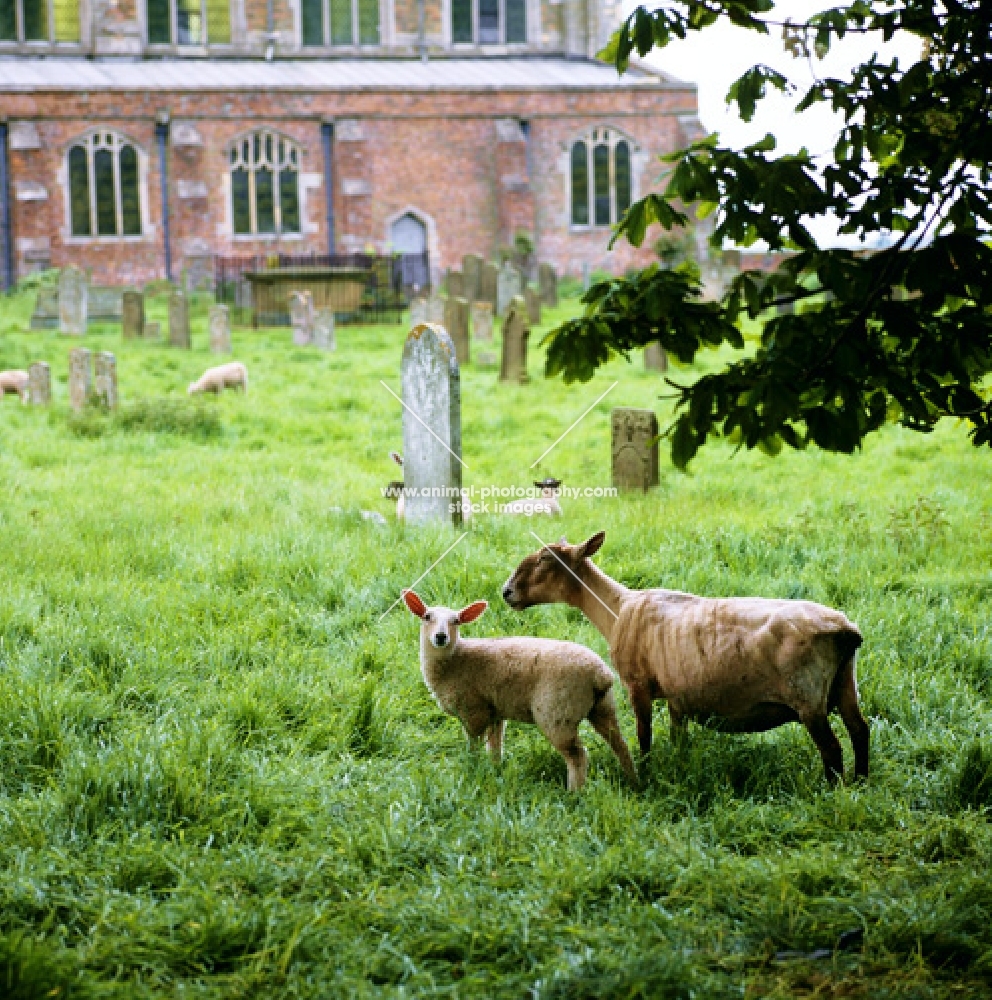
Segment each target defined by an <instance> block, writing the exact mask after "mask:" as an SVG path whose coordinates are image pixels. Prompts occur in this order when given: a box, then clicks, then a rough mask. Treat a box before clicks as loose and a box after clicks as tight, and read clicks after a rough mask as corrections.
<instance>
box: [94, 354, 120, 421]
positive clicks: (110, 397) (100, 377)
mask: <svg viewBox="0 0 992 1000" xmlns="http://www.w3.org/2000/svg"><path fill="white" fill-rule="evenodd" d="M95 368H96V371H95V373H94V377H93V395H94V396H95V397H96V398H97V400H99V402H100V403H101V404H102V405H103V406H105V407H106V408H107V409H108V410H116V409H117V358H115V357H114V356H113V354H111V353H110V351H97V354H96V360H95Z"/></svg>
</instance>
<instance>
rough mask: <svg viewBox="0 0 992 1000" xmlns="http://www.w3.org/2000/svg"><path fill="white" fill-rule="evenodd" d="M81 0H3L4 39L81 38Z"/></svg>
mask: <svg viewBox="0 0 992 1000" xmlns="http://www.w3.org/2000/svg"><path fill="white" fill-rule="evenodd" d="M79 38H80V35H79V0H0V42H48V43H56V44H57V43H59V42H69V43H72V42H78V41H79Z"/></svg>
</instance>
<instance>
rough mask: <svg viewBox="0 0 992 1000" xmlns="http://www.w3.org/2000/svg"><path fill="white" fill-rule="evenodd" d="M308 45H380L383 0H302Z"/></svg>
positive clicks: (303, 34) (304, 39)
mask: <svg viewBox="0 0 992 1000" xmlns="http://www.w3.org/2000/svg"><path fill="white" fill-rule="evenodd" d="M300 34H301V40H302V42H303V45H304V46H306V47H316V48H323V47H328V46H338V45H341V46H344V45H347V46H356V45H378V44H379V0H300Z"/></svg>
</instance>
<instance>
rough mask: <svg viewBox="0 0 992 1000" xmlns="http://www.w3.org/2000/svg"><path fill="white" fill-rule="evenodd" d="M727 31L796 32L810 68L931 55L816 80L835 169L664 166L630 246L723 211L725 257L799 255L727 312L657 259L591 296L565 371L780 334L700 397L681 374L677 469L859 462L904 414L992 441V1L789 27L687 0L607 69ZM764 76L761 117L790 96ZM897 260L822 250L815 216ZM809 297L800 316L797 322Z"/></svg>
mask: <svg viewBox="0 0 992 1000" xmlns="http://www.w3.org/2000/svg"><path fill="white" fill-rule="evenodd" d="M720 19H725V20H729V21H731V22H733V23H734V24H736V25H739V26H740V27H743V28H747V29H750V30H752V31H757V32H761V33H768V32H769V31H772V30H774V31H781V32H782V34H783V37H784V38H785V40H786V44H787V46H788V47H789V48H791V49H792V50H793V51H794V52H797V53H799V54H803V55H807V56H809V57H811V58H812V57H813V56H822V55H823V54H825V53H826V52H827V51H828V50H829V48H830V46H831V45H832V44H834V43H835V42H836V41H838V40H840V39H842V38H843V37H844V36H845V35H846V34H848V33H852V32H878V33H879V35H880V37H884V38H885V39H890V38H891V37H892V36H893V35H894V34H895V33H896V32H899V31H906V32H910V33H912V34H913V35H916V36H918V37H919V38H920V39H921V40H922V43H923V44H922V46H921V49H922V52H921V56H920V58H919V60H918V61H917V62H915V63H913V64H912V65H910V66H908V67H905V66H898V65H897V64H896V63H895V61H893V62H886V61H882V60H880V59H879V58H878V57H873V58H871V59H870V60H868V61H866V62H864V63H862V64H861V65H859V66H857V67H856V68H855V69H854V70H853V72H852V75H851V78H850V79H849V80H840V79H823V80H818V81H817V82H816V83H814V85H813V86H811V87H810V88H809V89H808V90H807V92H806V93H805V94H804V95H803V96H802V99H801V100H800V101H799V104H798V108H797V109H798V111H800V112H802V111H803V110H805V109H808V108H811V107H812V106H813V105H816V104H821V103H825V104H828V105H829V106H831V107H832V108H833V109H834V110H835V111H837V112H839V113H840V115H841V116H842V121H843V127H842V129H841V132H840V135H839V138H838V139H837V142H836V145H835V147H834V150H833V160H832V162H828V163H825V164H824V163H822V162H817V160H816V159H814V157H813V156H812V155H810V153H809V152H808V151H806V150H801V151H800V152H798V153H795V154H788V155H775V149H776V143H775V140H774V138H773V137H772V136H770V135H769V136H766V137H765V138H764V139H763V140H762V141H761V142H758V143H756V144H755V145H752V146H750V147H747V148H745V149H742V150H739V151H735V150H732V149H728V148H724V147H721V146H720V145H718V143H717V141H716V140H715V139H714V138H713V137H710V138H707V139H704V140H702V141H700V142H697V143H694V144H693V145H692V146H690V147H689V148H688V149H685V150H682V151H680V152H678V153H676V154H673V155H672V156H669V157H667V158H666V159H667V160H668V161H669V163H670V164H671V167H670V172H669V174H668V177H667V182H666V183H667V187H666V188H665V189H664V190H663V191H661V192H660V193H655V194H649V195H648V196H647V197H646V198H644V199H642V200H641V201H639V202H636V203H635V204H633V205H632V206H631V207H630V208H629V209H628V211H627V212H626V213H625V215H624V216H623V218H622V219H621V220H620V222H619V224H618V226H617V228H616V232H615V234H614V240H616V239H618V238H626V239H627V240H629V241H630V242H631V243H633V244H635V245H640V244H641V242H642V241H643V239H644V237H645V234H646V231H647V230H648V227H650V226H652V225H654V224H657V225H660V226H661V227H663V228H664V229H676V228H678V227H680V226H684V225H686V224H687V223H688V218H687V215H686V214H685V209H687V208H691V207H692V206H694V205H695V206H696V211H698V212H700V213H703V214H705V213H708V212H712V213H714V228H713V234H712V241H713V243H714V244H715V245H717V246H720V245H723V244H725V243H727V242H733V243H737V244H739V245H744V246H748V245H751V244H753V243H754V242H755V241H757V240H762V241H764V242H765V243H766V244H767V245H768V247H769V248H770V249H771V250H787V251H793V253H792V254H790V255H789V256H788V257H787V259H786V261H785V263H783V264H782V265H781V266H780V267H779V268H777V269H776V270H774V271H771V272H768V273H766V272H762V271H758V270H748V271H744V272H742V273H741V274H739V275H738V276H737V277H735V279H734V280H733V282H732V283H731V284H730V286H729V287H728V290H727V292H726V294H725V295H724V296H723V298H722V299H721V300H720V301H718V302H712V301H710V302H707V301H703V300H702V299H701V297H700V292H701V289H700V285H699V282H698V278H697V276H696V275H694V274H693V273H692V271H691V269H688V268H682V269H675V270H671V269H667V268H663V267H660V266H657V265H652V266H650V267H648V268H646V269H645V270H643V271H641V272H639V273H637V274H636V275H634V276H633V277H628V278H612V279H609V280H606V281H602V282H598V283H596V284H594V285H593V286H592V287H591V288H590V289H589V291H588V292H587V293H586V295H585V296H584V302H585V303H586V308H585V311H584V313H583V315H582V316H581V317H579V318H578V319H574V320H571V321H569V322H567V323H565V324H564V325H563V326H561V327H559V328H558V329H557V330H555V331H553V332H552V333H551V334H550V335H549V337H548V338H547V340H548V358H547V374H548V375H549V376H555V375H562V376H563V377H564V379H565V380H566V381H573V380H580V381H585V380H588V379H589V378H591V377H592V375H593V374H594V372H595V370H596V368H597V367H599V366H600V365H602V364H603V363H605V362H606V361H607V360H608V359H609V358H610V357H611V356H612V355H613V354H614V353H616V352H619V353H623V354H626V353H627V352H629V351H631V350H633V349H634V348H637V347H642V346H644V345H646V344H648V343H651V342H652V341H656V340H657V341H660V342H661V344H662V346H663V347H664V348H665V349H666V350H667V351H668V352H670V353H671V354H673V355H674V356H675V357H676V358H677V359H678V360H679V361H681V362H684V363H690V362H691V361H692V360H693V359H694V357H695V356H696V354H697V352H698V351H699V350H700V349H701V348H703V347H704V346H718V345H721V344H730V345H732V346H733V347H735V348H738V349H740V350H742V351H743V349H744V346H745V345H744V340H743V338H742V336H741V333H740V330H739V323H740V320H741V319H742V318H743V317H744V316H748V317H751V318H752V319H757V320H758V321H759V322H761V323H762V324H763V332H762V336H761V342H760V345H759V346H758V348H757V350H755V351H752V352H746V353H745V354H743V355H742V356H741V357H740V359H739V360H736V361H734V362H732V363H730V364H728V365H727V366H726V367H725V368H724V369H723V370H721V371H718V372H716V373H714V374H709V375H705V376H703V377H701V378H699V379H698V380H697V381H695V382H694V383H692V384H691V385H682V384H679V382H678V381H677V380H670V382H671V385H672V387H673V390H674V392H675V396H676V400H677V402H676V410H675V412H676V419H675V421H674V423H673V425H672V426H671V428H669V434H670V437H671V450H672V459H673V461H674V462H675V464H676V465H677V466H679V467H681V468H684V467H685V466H686V465H687V464H688V463H689V462H690V460H691V459H692V458H693V456H694V455H695V454H696V452H697V451H698V450H699V448H700V447H701V446H702V445H703V443H704V442H705V441H706V440H707V438H708V437H710V436H717V435H723V436H725V437H727V438H729V439H731V440H732V441H735V442H738V443H740V444H741V445H742V446H744V447H747V448H754V447H760V448H762V449H763V450H765V451H768V452H770V453H776V452H778V451H779V450H780V449H781V447H782V445H783V443H784V444H787V445H790V446H792V447H794V448H800V447H804V446H805V445H806V444H807V443H809V442H813V443H815V444H816V445H818V446H819V447H821V448H824V449H828V450H831V451H840V452H852V451H854V449H856V448H857V447H858V446H859V445H860V444H861V442H862V441H863V439H864V437H865V436H866V435H867V434H869V433H870V432H872V431H874V430H877V429H878V428H880V427H881V426H882V425H883V424H884V423H885V422H886V421H887V420H895V421H898V422H900V423H902V424H903V425H904V426H906V427H909V428H911V429H913V430H917V431H930V430H932V429H933V428H934V426H935V425H936V423H937V421H938V420H940V419H941V418H942V417H958V418H961V419H963V420H964V421H966V422H967V424H968V425H969V432H970V435H971V438H972V440H973V442H974V443H975V444H976V445H989V444H992V400H989V398H988V394H987V393H983V391H982V380H983V379H984V378H985V376H986V375H987V374H988V373H989V371H990V370H992V308H990V307H992V249H990V247H989V246H988V244H987V241H988V232H989V226H990V223H992V190H990V185H989V180H990V163H992V121H990V111H992V84H990V80H989V77H990V73H989V68H988V67H989V66H990V65H992V27H990V23H989V19H988V13H987V10H986V9H985V7H984V5H983V4H982V3H981V2H979V0H972V2H955V0H945V2H943V3H932V2H927V0H856V2H854V3H851V4H848V5H846V6H841V7H837V8H834V9H831V10H827V11H825V12H823V13H820V14H818V15H816V16H814V17H812V18H810V19H809V21H807V22H805V23H802V24H791V23H789V22H788V21H783V20H781V19H777V18H776V16H775V11H774V2H773V0H669V2H666V3H665V4H664V5H663V6H662V7H660V8H658V9H656V10H653V11H649V10H647V9H645V8H643V7H640V8H638V9H637V10H636V11H635V12H634V13H633V14H632V15H631V16H630V17H629V18H628V19H627V20H626V21H625V23H624V24H623V25H622V27H621V28H620V30H619V31H618V32H617V33H616V34H615V35H614V37H613V39H612V41H611V43H610V45H609V46H608V48H607V50H606V52H605V53H604V56H605V57H607V58H609V59H610V60H612V61H613V62H615V64H616V66H617V68H618V70H620V71H621V72H623V71H624V70H625V69H626V68H627V65H628V62H629V59H630V58H631V56H632V54H633V53H634V52H635V51H636V52H637V53H639V54H640V55H645V54H646V53H647V52H649V51H650V50H651V49H652V48H655V47H663V46H665V45H667V44H668V43H669V42H670V41H671V40H672V39H674V38H684V37H686V36H687V35H688V33H689V32H690V31H700V30H703V29H705V28H707V27H708V26H709V25H712V24H714V23H715V22H716V21H718V20H720ZM792 86H793V85H792V84H791V83H790V82H789V80H788V79H787V78H786V77H785V76H784V75H782V74H780V73H778V72H777V71H775V70H773V69H771V68H769V67H767V66H763V65H757V66H754V67H752V68H751V69H750V70H748V72H747V73H745V74H744V75H743V76H742V77H741V78H740V79H739V80H738V81H737V82H736V83H735V84H734V85H733V86H732V87H731V90H730V93H729V94H728V101H733V102H735V103H736V104H737V107H738V109H739V113H740V115H741V116H742V117H743V118H744V119H745V120H747V121H749V120H750V119H751V117H752V115H753V113H754V110H755V105H756V103H757V102H758V101H759V100H761V98H762V97H764V96H765V94H766V92H767V91H768V89H769V88H775V89H778V90H781V91H788V90H791V89H792ZM825 216H826V217H829V216H833V217H835V218H836V220H837V222H838V224H839V231H840V232H841V233H845V234H852V235H855V236H857V237H859V238H861V239H863V240H864V241H865V242H866V243H868V244H871V243H873V242H876V241H877V238H878V237H879V236H880V235H881V236H886V237H892V236H893V234H894V236H895V238H894V239H892V238H890V240H889V243H890V245H888V246H887V247H886V248H885V249H881V250H874V251H864V252H855V251H851V250H846V249H836V248H828V249H824V248H821V247H819V246H818V245H817V243H816V241H815V240H814V239H813V237H812V235H811V234H810V228H809V224H810V220H812V219H815V218H817V217H825ZM797 303H802V307H801V313H792V314H789V313H787V312H784V311H783V307H786V306H789V305H794V304H797Z"/></svg>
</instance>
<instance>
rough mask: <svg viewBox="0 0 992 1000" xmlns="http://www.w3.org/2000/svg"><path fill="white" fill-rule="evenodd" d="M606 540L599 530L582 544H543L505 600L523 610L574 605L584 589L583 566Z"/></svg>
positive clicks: (509, 583) (509, 585)
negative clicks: (548, 605) (544, 605)
mask: <svg viewBox="0 0 992 1000" xmlns="http://www.w3.org/2000/svg"><path fill="white" fill-rule="evenodd" d="M605 539H606V532H605V531H598V532H597V533H596V534H595V535H593V536H592V537H591V538H587V539H586V540H585V541H584V542H580V543H579V544H578V545H569V544H568V542H567V541H566V540H565V539H564V538H562V539H561V541H559V542H558V543H557V544H556V545H542V546H541V547H540V548H539V549H538V550H537V552H532V553H531V554H530V555H529V556H526V557H525V558H524V559H523V561H522V562H521V563H520V565H519V566H518V567H517V568H516V570H515V571H514V572H513V574H512V576H511V577H510V579H509V580H507V581H506V585H505V586H504V587H503V599H504V600H505V601H506V603H507V604H509V605H510V607H511V608H515V609H517V610H518V611H522V610H523V609H524V608H530V607H533V606H534V605H535V604H572V603H574V602H575V599H576V597H577V596H578V593H579V590H580V588H581V587H582V564H583V563H584V562H585V560H586V559H588V558H589V557H590V556H592V555H595V554H596V553H597V552H598V551H599V549H600V547H601V546H602V544H603V541H604V540H605Z"/></svg>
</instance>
